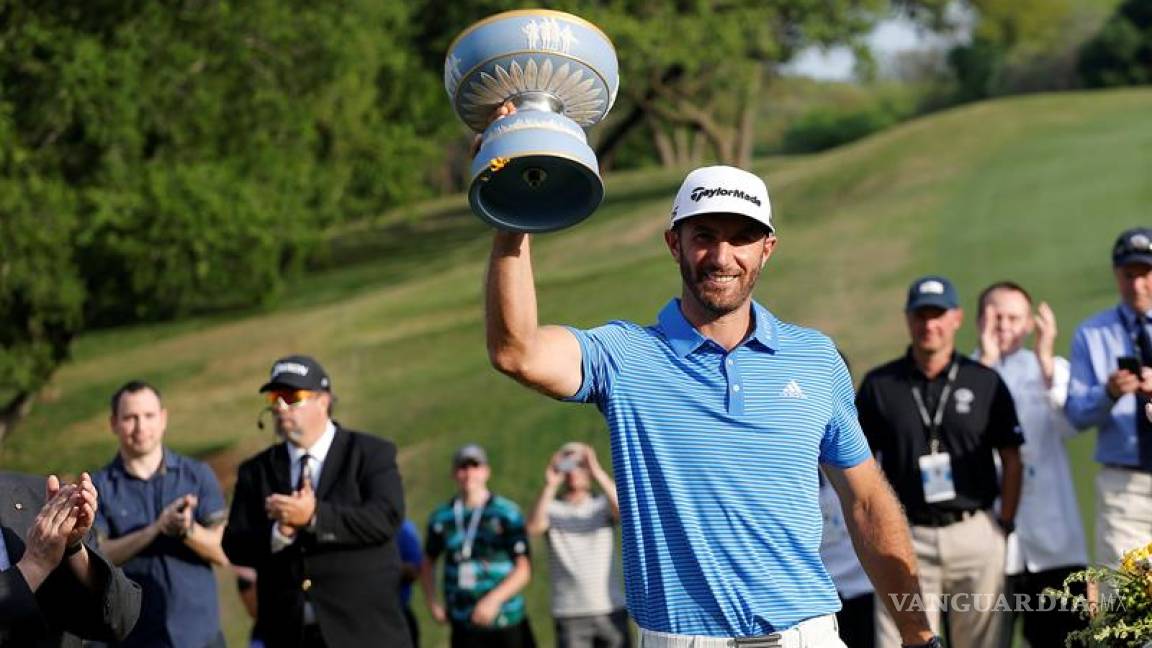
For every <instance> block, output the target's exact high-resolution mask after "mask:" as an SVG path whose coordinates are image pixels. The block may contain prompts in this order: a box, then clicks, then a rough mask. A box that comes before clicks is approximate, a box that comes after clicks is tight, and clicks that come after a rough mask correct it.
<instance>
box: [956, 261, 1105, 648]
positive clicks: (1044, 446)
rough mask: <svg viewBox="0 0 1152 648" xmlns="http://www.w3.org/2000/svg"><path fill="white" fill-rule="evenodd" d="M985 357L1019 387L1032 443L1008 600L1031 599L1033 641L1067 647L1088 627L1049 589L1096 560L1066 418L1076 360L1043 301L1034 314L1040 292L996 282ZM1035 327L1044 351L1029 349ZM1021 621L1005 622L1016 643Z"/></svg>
mask: <svg viewBox="0 0 1152 648" xmlns="http://www.w3.org/2000/svg"><path fill="white" fill-rule="evenodd" d="M979 304H980V318H979V324H980V349H979V351H978V355H979V360H980V362H982V363H984V365H985V366H987V367H991V368H993V369H995V370H996V371H997V373H999V374H1000V377H1001V378H1002V379H1003V380H1004V382H1005V384H1007V385H1008V390H1009V391H1010V392H1012V400H1013V402H1014V403H1015V405H1016V413H1017V415H1018V416H1019V417H1020V430H1021V432H1022V433H1023V434H1024V445H1023V446H1021V447H1020V460H1021V463H1022V464H1023V476H1024V477H1023V482H1022V484H1021V488H1020V506H1019V508H1018V509H1017V511H1016V532H1015V533H1013V534H1012V535H1010V536H1009V538H1008V547H1009V551H1008V556H1009V560H1008V561H1007V563H1006V565H1005V570H1006V573H1007V574H1008V579H1007V583H1006V586H1005V589H1006V591H1007V593H1008V594H1009V599H1008V600H1016V598H1017V595H1020V594H1023V595H1026V596H1027V599H1025V600H1027V601H1028V602H1029V603H1030V604H1031V605H1030V607H1031V608H1032V610H1031V611H1017V613H1018V614H1020V615H1021V616H1022V625H1023V630H1024V638H1025V639H1027V640H1028V645H1030V646H1059V645H1062V644H1063V642H1064V638H1065V637H1067V636H1068V633H1069V632H1072V631H1074V630H1079V629H1081V628H1082V627H1084V623H1083V622H1082V621H1081V619H1080V615H1079V614H1078V613H1076V612H1074V611H1071V610H1064V611H1061V610H1058V609H1057V610H1049V609H1046V607H1045V606H1042V605H1041V601H1040V593H1041V592H1043V591H1044V589H1045V588H1048V587H1052V588H1056V589H1059V588H1061V587H1063V585H1064V579H1065V578H1066V577H1067V576H1068V575H1069V574H1071V573H1072V572H1074V571H1078V570H1080V569H1083V568H1084V566H1085V565H1086V564H1087V562H1088V552H1087V550H1086V549H1085V545H1084V529H1083V527H1082V525H1081V522H1080V509H1079V508H1078V506H1077V504H1076V491H1075V489H1074V487H1073V483H1072V471H1071V469H1070V468H1069V467H1068V454H1067V452H1065V450H1064V439H1066V438H1068V437H1070V436H1072V435H1073V434H1075V430H1074V429H1073V428H1072V426H1071V425H1070V424H1069V423H1068V420H1067V419H1066V418H1065V417H1064V401H1065V399H1067V397H1068V361H1067V360H1065V359H1064V358H1061V357H1060V356H1057V355H1056V354H1055V352H1054V351H1053V348H1054V347H1055V344H1056V316H1055V314H1053V312H1052V309H1051V308H1050V307H1049V306H1048V304H1047V303H1044V302H1041V303H1040V306H1039V307H1038V308H1037V314H1036V315H1035V316H1034V315H1033V314H1032V297H1031V295H1029V294H1028V292H1027V291H1026V290H1024V288H1022V287H1021V286H1020V285H1018V284H1016V283H1013V282H1011V281H1001V282H998V283H994V284H992V285H991V286H988V287H987V288H985V289H984V292H982V293H981V294H980V302H979ZM1033 331H1035V333H1036V349H1035V351H1033V350H1031V349H1026V348H1024V343H1025V341H1026V340H1027V338H1028V336H1029V335H1031V334H1032V333H1033ZM1014 625H1015V623H1014V619H1012V620H1009V621H1008V622H1007V623H1006V624H1005V626H1006V627H1005V630H1004V645H1010V642H1011V640H1012V635H1013V626H1014Z"/></svg>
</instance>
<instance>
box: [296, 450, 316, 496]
mask: <svg viewBox="0 0 1152 648" xmlns="http://www.w3.org/2000/svg"><path fill="white" fill-rule="evenodd" d="M310 459H312V455H310V454H308V453H304V454H303V455H302V456H301V457H300V478H299V479H297V480H296V490H304V484H305V483H307V484H309V485H312V462H311V461H310Z"/></svg>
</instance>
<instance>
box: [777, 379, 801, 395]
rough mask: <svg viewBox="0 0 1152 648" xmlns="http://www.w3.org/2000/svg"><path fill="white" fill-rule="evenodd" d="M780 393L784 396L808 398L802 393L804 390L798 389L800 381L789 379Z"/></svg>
mask: <svg viewBox="0 0 1152 648" xmlns="http://www.w3.org/2000/svg"><path fill="white" fill-rule="evenodd" d="M780 395H781V396H783V397H784V398H808V397H807V396H805V395H804V390H803V389H800V383H798V382H796V381H795V380H789V381H788V384H787V385H785V386H784V389H783V391H781V392H780Z"/></svg>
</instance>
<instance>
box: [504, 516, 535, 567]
mask: <svg viewBox="0 0 1152 648" xmlns="http://www.w3.org/2000/svg"><path fill="white" fill-rule="evenodd" d="M504 517H505V520H504V535H503V537H502V541H503V542H502V544H503V545H504V548H505V550H506V551H507V552H508V555H509V556H512V557H513V558H517V557H519V556H527V555H529V550H528V532H527V531H526V529H525V528H524V516H523V515H521V514H520V510H519V509H515V508H510V509H508V511H506V513H505V516H504Z"/></svg>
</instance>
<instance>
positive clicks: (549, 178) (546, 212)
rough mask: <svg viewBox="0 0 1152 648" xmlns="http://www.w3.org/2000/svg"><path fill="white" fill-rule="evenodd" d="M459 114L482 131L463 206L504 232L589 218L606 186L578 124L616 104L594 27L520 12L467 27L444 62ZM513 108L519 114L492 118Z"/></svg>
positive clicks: (605, 53)
mask: <svg viewBox="0 0 1152 648" xmlns="http://www.w3.org/2000/svg"><path fill="white" fill-rule="evenodd" d="M444 88H445V90H447V92H448V96H449V97H451V99H452V106H453V108H454V109H455V111H456V114H457V115H458V116H459V117H460V119H461V120H463V121H464V123H465V124H467V125H468V126H469V127H470V128H472V129H473V130H475V131H477V132H482V133H483V137H482V140H481V141H482V144H481V146H480V150H479V151H478V152H477V154H476V157H475V158H474V159H473V160H472V165H471V169H470V170H471V176H472V183H471V186H470V188H469V191H468V202H469V204H470V205H471V206H472V211H473V212H475V213H476V215H477V216H479V217H480V218H481V219H483V220H484V221H487V222H488V223H490V224H492V225H494V226H495V227H498V228H500V229H503V230H510V231H515V232H549V231H553V230H558V229H563V228H565V227H569V226H571V225H574V224H576V223H578V222H580V221H582V220H584V219H585V218H587V217H588V216H590V215H591V214H592V212H594V211H595V210H596V208H597V207H598V206H599V205H600V201H601V200H602V199H603V198H604V183H603V181H602V180H601V179H600V171H599V165H598V163H597V161H596V155H595V153H593V151H592V148H591V147H589V146H588V141H587V138H586V137H585V135H584V130H583V129H584V128H585V127H588V126H591V125H593V124H595V123H596V122H598V121H600V120H601V119H603V118H604V116H605V115H606V114H607V113H608V110H609V109H610V108H611V107H612V104H613V102H614V101H615V100H616V92H617V90H618V89H619V70H618V65H617V61H616V50H615V48H613V47H612V42H611V41H610V40H609V39H608V37H607V36H605V35H604V33H603V32H602V31H600V30H599V29H598V28H597V27H596V26H595V25H593V24H591V23H589V22H588V21H586V20H584V19H582V18H579V17H577V16H573V15H571V14H567V13H564V12H561V11H551V10H547V9H525V10H517V11H507V12H504V13H500V14H496V15H495V16H490V17H488V18H486V19H484V20H481V21H479V22H477V23H475V24H473V25H472V26H471V27H469V28H467V29H465V30H464V31H463V32H462V33H461V34H460V35H459V36H457V37H456V40H455V41H453V43H452V45H451V47H449V48H448V56H447V58H446V59H445V61H444ZM509 101H510V102H512V104H513V105H514V106H515V107H516V112H515V113H514V114H513V115H510V116H508V117H505V118H502V119H498V120H496V121H495V122H491V123H489V122H490V121H491V119H492V116H493V114H494V113H495V112H496V109H497V108H499V107H500V106H501V105H503V104H504V103H505V102H509Z"/></svg>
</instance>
